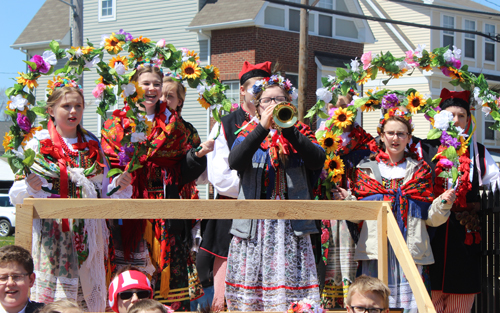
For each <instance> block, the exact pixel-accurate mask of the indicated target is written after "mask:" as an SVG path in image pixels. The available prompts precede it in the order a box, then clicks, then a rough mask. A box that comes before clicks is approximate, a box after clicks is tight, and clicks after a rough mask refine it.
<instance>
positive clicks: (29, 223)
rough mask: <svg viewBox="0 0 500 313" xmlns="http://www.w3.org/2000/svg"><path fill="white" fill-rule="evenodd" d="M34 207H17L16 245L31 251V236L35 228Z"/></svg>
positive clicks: (27, 205)
mask: <svg viewBox="0 0 500 313" xmlns="http://www.w3.org/2000/svg"><path fill="white" fill-rule="evenodd" d="M33 213H34V209H33V205H31V204H18V205H16V238H15V242H16V245H18V246H21V247H23V248H25V249H26V250H28V251H31V234H32V232H33V231H32V227H33Z"/></svg>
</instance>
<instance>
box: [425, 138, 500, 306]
mask: <svg viewBox="0 0 500 313" xmlns="http://www.w3.org/2000/svg"><path fill="white" fill-rule="evenodd" d="M440 149H442V148H440ZM436 159H437V160H439V159H440V157H439V156H438V157H437V158H436ZM459 162H460V166H459V168H458V170H459V172H460V173H461V176H460V177H459V178H458V185H457V188H456V195H457V200H456V201H455V203H454V204H453V207H452V209H451V215H450V218H449V219H448V221H447V222H446V223H445V224H443V225H441V226H439V227H437V228H433V229H432V230H431V231H433V233H434V234H433V239H432V242H431V245H432V251H433V253H434V256H435V258H436V262H435V264H433V265H432V266H431V267H430V274H431V287H432V293H433V302H435V306H436V309H438V310H439V308H438V307H440V308H441V309H442V304H440V301H439V300H437V299H436V297H435V293H436V292H439V293H442V294H445V295H450V294H452V295H454V296H469V299H470V300H469V303H470V305H468V306H469V308H468V309H465V310H464V311H463V312H469V311H470V306H472V301H474V297H473V296H474V294H477V293H479V292H481V263H480V261H481V240H482V238H481V235H480V229H479V228H478V227H479V226H480V221H479V214H480V213H479V210H480V203H479V198H478V196H477V195H478V192H479V188H480V186H488V185H489V184H493V183H495V184H497V183H498V177H499V174H498V167H497V166H496V164H495V162H494V160H493V158H492V157H491V155H490V153H489V152H488V150H486V148H485V147H484V146H483V145H482V144H480V143H477V145H474V144H473V143H471V144H470V146H469V147H468V148H467V151H466V152H465V153H464V154H463V155H462V156H460V159H459ZM442 171H443V168H442V166H441V163H439V162H438V163H437V165H436V179H435V184H434V192H435V193H436V194H441V193H443V192H444V191H445V190H446V189H447V187H449V186H451V183H450V182H448V180H447V179H444V178H441V177H437V176H438V175H439V173H441V172H442Z"/></svg>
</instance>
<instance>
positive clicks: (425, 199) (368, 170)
mask: <svg viewBox="0 0 500 313" xmlns="http://www.w3.org/2000/svg"><path fill="white" fill-rule="evenodd" d="M431 178H432V174H431V169H430V167H429V165H427V163H425V162H424V161H423V160H415V159H413V158H411V157H407V156H405V157H404V158H403V159H402V160H401V161H400V162H398V163H396V164H394V163H390V161H389V157H388V155H387V154H385V152H383V151H379V153H378V155H377V160H375V161H372V160H370V159H365V160H363V161H362V162H361V163H360V164H359V165H358V170H357V180H356V184H355V189H354V194H355V196H356V197H357V198H358V200H366V201H369V200H371V201H373V200H375V201H382V200H384V201H391V202H392V212H393V214H394V216H395V218H396V221H397V222H398V225H399V229H400V230H401V233H402V234H403V237H404V239H405V241H406V244H407V246H408V249H409V251H410V254H411V255H412V257H413V260H414V261H415V263H416V265H417V268H418V270H419V272H420V274H421V275H422V278H423V280H424V283H426V285H428V282H429V278H428V274H427V270H426V265H429V264H432V263H434V258H433V255H432V250H431V249H430V239H429V235H428V233H427V226H438V225H441V224H442V223H444V222H446V220H447V218H448V216H449V214H450V208H451V205H449V204H443V203H441V197H438V198H436V199H434V196H433V194H432V179H431ZM377 247H378V243H377V223H376V221H364V222H363V226H362V229H361V233H360V238H359V241H358V244H357V247H356V253H355V256H354V257H355V259H356V260H359V261H361V263H360V274H366V275H368V276H372V277H377V259H378V253H377ZM388 250H389V251H388V253H389V256H388V264H389V286H388V287H389V289H390V290H391V295H390V297H389V307H390V308H404V309H405V311H406V312H417V303H416V300H415V296H414V295H413V293H412V291H411V288H410V285H409V283H408V280H407V279H406V276H405V275H404V273H403V270H402V268H401V266H400V264H399V262H398V260H397V258H396V256H395V253H394V251H393V250H392V248H390V247H389V249H388Z"/></svg>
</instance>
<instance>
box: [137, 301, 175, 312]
mask: <svg viewBox="0 0 500 313" xmlns="http://www.w3.org/2000/svg"><path fill="white" fill-rule="evenodd" d="M153 310H160V311H161V313H168V310H167V308H166V307H165V306H164V305H163V304H161V303H160V302H158V301H156V300H153V299H144V300H141V301H139V302H136V303H134V305H132V306H131V307H130V309H128V313H141V312H144V311H153Z"/></svg>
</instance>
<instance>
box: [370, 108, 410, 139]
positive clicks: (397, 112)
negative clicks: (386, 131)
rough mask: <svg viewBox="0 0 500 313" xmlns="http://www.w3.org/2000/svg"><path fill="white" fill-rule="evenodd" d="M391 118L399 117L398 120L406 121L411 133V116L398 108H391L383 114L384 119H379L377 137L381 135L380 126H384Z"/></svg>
mask: <svg viewBox="0 0 500 313" xmlns="http://www.w3.org/2000/svg"><path fill="white" fill-rule="evenodd" d="M391 117H400V118H403V119H405V120H407V121H408V122H409V123H410V125H411V132H413V129H414V126H413V123H412V120H411V118H412V114H411V113H410V112H407V111H402V110H401V109H399V108H392V109H389V110H388V111H387V112H386V113H385V114H384V117H383V118H381V119H380V122H379V124H378V126H377V132H378V134H379V135H380V134H381V133H382V126H384V124H385V123H386V122H387V120H389V118H391Z"/></svg>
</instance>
